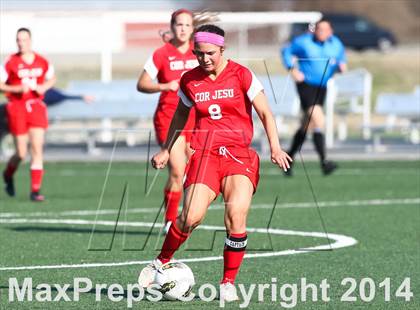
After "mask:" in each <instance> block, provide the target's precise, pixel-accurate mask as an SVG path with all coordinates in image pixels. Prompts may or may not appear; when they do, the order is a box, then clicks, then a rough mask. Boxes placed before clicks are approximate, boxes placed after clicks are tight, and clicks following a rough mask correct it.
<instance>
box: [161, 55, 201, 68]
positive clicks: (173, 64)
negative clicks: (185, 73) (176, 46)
mask: <svg viewBox="0 0 420 310" xmlns="http://www.w3.org/2000/svg"><path fill="white" fill-rule="evenodd" d="M168 59H169V68H170V69H171V70H172V71H177V70H190V69H193V68H195V67H197V66H198V61H197V60H196V59H190V60H187V61H185V62H184V61H183V60H173V59H175V56H170V57H168Z"/></svg>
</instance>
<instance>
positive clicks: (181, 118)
mask: <svg viewBox="0 0 420 310" xmlns="http://www.w3.org/2000/svg"><path fill="white" fill-rule="evenodd" d="M190 109H191V107H189V106H187V105H185V104H184V103H183V101H182V99H180V100H179V103H178V107H177V108H176V111H175V114H174V117H173V118H172V121H171V125H170V126H169V131H168V137H167V139H166V142H165V144H164V145H163V146H162V150H161V151H160V152H159V153H157V154H155V155H154V156H153V157H152V166H153V167H154V168H156V169H163V168H165V166H166V164H167V163H168V160H169V153H170V152H171V149H172V146H173V145H174V143H175V141H176V140H177V139H178V137H179V135H180V134H181V131H182V129H184V127H185V124H186V123H187V120H188V116H189V114H190Z"/></svg>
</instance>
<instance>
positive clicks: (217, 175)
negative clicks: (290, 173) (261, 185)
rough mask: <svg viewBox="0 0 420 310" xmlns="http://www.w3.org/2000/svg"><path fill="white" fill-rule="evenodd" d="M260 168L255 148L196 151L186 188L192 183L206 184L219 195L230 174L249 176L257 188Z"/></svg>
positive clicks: (190, 166)
mask: <svg viewBox="0 0 420 310" xmlns="http://www.w3.org/2000/svg"><path fill="white" fill-rule="evenodd" d="M259 169H260V159H259V157H258V154H257V152H255V151H254V150H253V149H251V148H249V149H242V148H241V149H239V148H225V147H221V148H219V151H218V152H217V151H203V150H198V151H195V152H194V154H193V155H192V156H191V158H190V160H189V162H188V165H187V168H186V179H185V183H184V188H188V187H189V186H190V185H192V184H197V183H200V184H205V185H207V186H208V187H210V189H211V190H212V191H214V192H215V193H216V195H219V193H220V192H221V191H222V190H223V189H222V180H223V178H224V177H226V176H229V175H236V174H240V175H244V176H246V177H248V178H249V180H250V181H251V183H252V186H253V187H254V193H255V191H256V190H257V186H258V181H259V178H260V175H259Z"/></svg>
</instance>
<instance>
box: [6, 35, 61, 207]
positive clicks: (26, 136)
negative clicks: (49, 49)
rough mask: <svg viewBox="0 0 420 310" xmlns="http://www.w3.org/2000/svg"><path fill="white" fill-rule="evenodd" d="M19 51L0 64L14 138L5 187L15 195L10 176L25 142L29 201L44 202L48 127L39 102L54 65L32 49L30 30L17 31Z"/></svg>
mask: <svg viewBox="0 0 420 310" xmlns="http://www.w3.org/2000/svg"><path fill="white" fill-rule="evenodd" d="M16 42H17V46H18V52H17V53H16V54H13V55H11V56H9V57H8V58H7V59H6V61H5V63H4V65H3V66H1V67H0V91H2V92H5V94H6V97H7V98H8V103H7V106H6V111H7V120H8V124H9V130H10V133H11V134H12V135H13V137H14V143H15V147H16V152H15V154H14V155H13V156H12V157H11V158H10V160H9V161H8V163H7V166H6V169H5V170H4V172H3V179H4V182H5V190H6V193H7V194H8V195H9V196H15V186H14V182H13V176H14V174H15V172H16V170H17V168H18V166H19V164H20V162H21V161H22V160H23V159H24V158H25V157H26V154H27V151H28V142H29V143H30V154H31V164H30V169H31V194H30V199H31V200H32V201H43V200H44V196H43V195H41V194H40V189H41V184H42V178H43V174H44V168H43V145H44V135H45V130H46V129H47V127H48V117H47V107H46V105H45V103H44V102H43V101H42V100H43V97H44V94H45V92H46V91H47V90H48V89H50V88H51V87H52V86H53V85H54V83H55V81H56V78H55V75H54V68H53V66H52V65H51V64H49V63H48V61H47V60H46V59H45V58H44V57H42V56H41V55H39V54H37V53H35V52H33V51H32V38H31V32H30V30H29V29H27V28H20V29H19V30H18V31H17V34H16Z"/></svg>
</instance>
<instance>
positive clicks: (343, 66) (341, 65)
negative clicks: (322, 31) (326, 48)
mask: <svg viewBox="0 0 420 310" xmlns="http://www.w3.org/2000/svg"><path fill="white" fill-rule="evenodd" d="M338 42H339V45H340V51H339V54H338V57H337V62H338V70H339V71H340V72H341V73H343V72H346V71H347V70H348V68H347V56H346V49H345V47H344V45H343V43H342V42H341V41H338Z"/></svg>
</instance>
